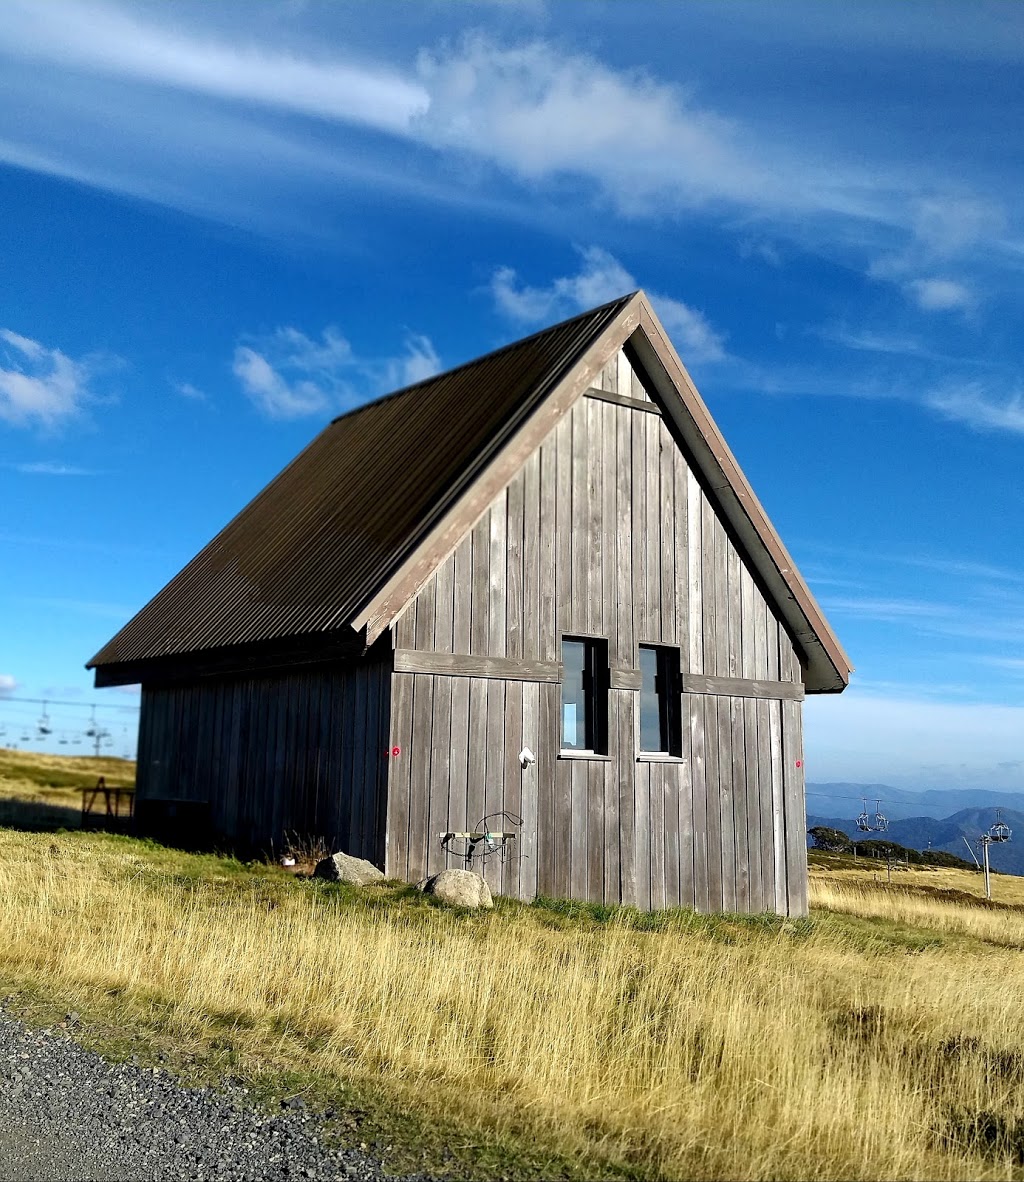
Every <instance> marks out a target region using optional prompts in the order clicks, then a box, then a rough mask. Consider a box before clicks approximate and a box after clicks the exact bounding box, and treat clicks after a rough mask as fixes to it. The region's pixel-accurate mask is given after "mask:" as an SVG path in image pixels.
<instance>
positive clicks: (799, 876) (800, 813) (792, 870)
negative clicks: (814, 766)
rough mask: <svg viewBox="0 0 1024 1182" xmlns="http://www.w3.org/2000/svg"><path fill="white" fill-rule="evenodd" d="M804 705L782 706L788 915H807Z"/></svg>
mask: <svg viewBox="0 0 1024 1182" xmlns="http://www.w3.org/2000/svg"><path fill="white" fill-rule="evenodd" d="M802 712H803V703H802V702H792V701H784V702H783V703H782V766H783V785H784V795H785V808H786V876H787V881H788V887H789V891H788V893H789V914H790V915H806V914H807V805H806V796H805V789H804V768H803V759H804V747H803V731H802V725H801V724H802V717H801V715H802Z"/></svg>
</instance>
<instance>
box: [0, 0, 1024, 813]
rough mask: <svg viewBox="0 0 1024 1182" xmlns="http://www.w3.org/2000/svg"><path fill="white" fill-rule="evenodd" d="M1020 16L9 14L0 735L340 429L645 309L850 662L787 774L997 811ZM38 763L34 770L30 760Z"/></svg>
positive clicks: (1023, 774) (1012, 410) (12, 7)
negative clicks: (500, 356)
mask: <svg viewBox="0 0 1024 1182" xmlns="http://www.w3.org/2000/svg"><path fill="white" fill-rule="evenodd" d="M1022 58H1024V7H1022V6H1020V5H1014V4H1008V3H997V4H991V5H988V4H985V3H981V2H977V3H972V4H971V5H964V4H960V3H951V4H940V3H927V4H925V3H915V2H913V0H908V2H905V3H901V4H898V5H893V4H888V3H886V4H878V5H873V4H869V3H859V4H857V5H825V4H817V3H812V4H803V3H772V4H767V3H764V4H762V3H757V2H756V0H749V2H744V3H730V2H729V0H715V2H714V3H707V4H703V3H688V4H669V3H659V4H645V3H640V2H632V3H624V2H621V3H610V4H608V3H599V2H591V3H588V4H586V5H583V4H568V3H543V2H541V0H537V2H535V3H521V4H517V3H511V2H510V3H496V2H487V3H472V2H468V0H467V2H465V3H462V4H459V5H449V4H444V5H442V4H440V3H438V4H431V3H423V4H420V5H411V4H395V5H389V4H386V3H380V4H376V5H373V6H367V5H364V4H358V5H357V4H345V3H330V4H318V3H300V2H296V0H288V2H282V3H271V2H267V3H264V4H261V5H248V4H246V5H242V4H231V3H226V2H225V3H221V4H218V5H215V6H214V5H205V4H189V3H184V2H180V3H176V4H175V5H173V6H169V5H164V4H155V3H154V4H146V3H135V4H132V5H131V6H128V5H127V4H124V5H119V4H116V3H106V4H99V3H84V2H83V3H69V2H65V0H48V3H46V4H38V3H36V2H34V0H6V3H5V4H4V5H3V7H2V9H0V214H2V216H0V259H2V264H3V278H4V282H3V288H2V302H0V547H2V549H0V555H2V581H0V620H2V625H0V693H3V694H5V695H6V700H5V701H4V702H2V703H0V725H2V724H3V723H5V722H6V723H7V727H8V733H7V736H6V739H5V738H3V737H0V743H2V742H5V741H7V742H9V741H10V740H11V738H12V737H15V738H16V737H17V736H15V735H14V732H15V731H20V730H21V729H22V728H23V727H25V726H28V727H29V728H30V729H31V724H32V723H33V722H34V719H35V717H36V716H37V714H38V708H37V707H35V706H33V705H31V704H28V703H24V702H21V701H20V700H16V699H23V698H47V699H51V700H52V699H57V700H60V701H66V702H70V703H81V704H83V705H82V706H81V707H77V706H74V705H73V706H67V707H59V708H57V707H51V708H49V714H50V716H51V717H52V718H53V719H54V720H55V722H56V724H57V725H56V727H55V735H57V734H60V733H62V732H63V733H64V734H66V735H68V736H70V735H71V734H73V733H77V732H80V731H81V729H82V720H83V719H84V718H85V717H87V714H88V711H87V710H86V709H84V704H85V703H89V702H93V701H99V702H101V703H103V706H102V709H101V711H100V717H101V718H102V719H104V720H105V721H106V722H107V723H108V725H109V729H110V730H111V732H112V734H113V735H115V736H116V745H117V746H118V747H119V748H120V747H123V748H125V749H127V748H128V747H130V745H131V743H132V741H133V739H132V735H131V720H132V719H133V717H134V715H133V714H132V712H131V710H130V709H129V708H130V707H131V706H132V705H133V704H134V701H135V699H134V698H133V696H132V695H131V694H124V693H118V692H116V691H104V692H102V693H97V692H96V691H93V690H92V689H91V688H90V687H91V678H90V676H89V675H88V674H86V673H85V671H84V669H83V665H84V662H85V661H86V660H87V659H88V658H89V657H90V656H91V655H92V653H93V652H94V651H95V650H96V649H97V648H98V647H99V646H100V645H101V644H102V643H103V642H104V641H105V640H106V639H107V638H108V636H110V635H111V634H112V633H113V632H114V631H115V630H116V629H117V628H118V627H119V626H120V625H121V624H122V623H123V622H124V621H125V620H126V619H127V618H128V617H129V616H130V615H131V614H132V613H133V612H134V611H135V610H136V609H137V608H138V607H139V606H141V604H142V603H144V602H145V601H146V600H147V599H148V598H149V597H150V596H151V595H152V594H154V593H155V592H156V591H157V590H158V589H159V588H160V587H161V586H162V585H163V584H164V583H165V582H166V581H167V579H169V578H170V577H171V576H172V575H173V574H174V573H175V572H176V571H177V570H178V569H179V568H180V567H181V566H182V565H183V564H184V562H186V561H187V560H188V559H189V558H190V557H191V556H192V555H193V554H194V553H195V551H196V550H198V549H199V547H200V546H201V545H203V544H204V543H205V542H206V541H207V540H208V539H209V537H210V536H211V535H212V534H213V533H214V532H216V530H217V529H219V528H220V527H221V526H222V525H223V524H224V523H225V521H226V520H227V519H228V518H229V517H230V516H231V515H233V514H234V513H235V512H236V511H237V510H238V509H239V508H240V507H241V506H242V505H243V504H244V503H245V502H246V501H247V500H248V499H249V497H250V496H252V495H253V494H254V493H255V492H256V491H258V489H259V488H261V487H262V485H263V484H265V483H266V481H267V480H268V479H269V478H270V477H271V476H272V475H274V473H276V472H277V471H278V470H279V469H280V468H281V467H282V466H283V465H284V463H285V462H286V461H287V460H288V459H290V458H291V456H293V455H294V454H295V452H297V451H298V450H299V448H300V447H302V446H303V444H304V443H305V442H306V441H307V440H308V439H309V438H310V437H311V436H312V435H313V434H315V433H316V431H317V430H319V428H320V427H321V425H322V424H323V423H324V422H325V421H326V420H327V419H328V418H329V417H330V416H331V415H333V414H335V413H338V412H339V411H342V410H345V409H347V408H350V407H352V406H354V405H357V404H358V403H360V402H362V401H364V400H366V399H368V398H372V397H374V396H376V395H378V394H380V393H383V392H385V391H386V390H388V389H391V388H394V387H395V386H398V385H401V384H403V383H405V382H407V381H410V380H415V379H417V378H419V377H422V376H425V375H426V374H429V373H431V372H433V371H435V370H437V369H439V368H444V367H447V366H449V365H454V364H457V363H458V362H460V361H463V360H465V359H467V358H469V357H472V356H475V355H477V354H479V353H481V352H484V351H486V350H488V349H490V348H493V347H495V346H496V345H499V344H501V343H504V342H506V341H508V340H510V339H513V338H515V337H516V336H519V335H523V334H524V333H526V332H528V331H531V330H533V329H535V328H537V327H540V326H543V325H544V324H546V323H550V322H552V321H554V320H556V319H558V318H560V317H562V316H565V315H570V314H572V313H573V312H575V311H577V310H579V309H581V308H584V307H587V306H590V305H593V304H596V303H599V302H601V301H603V300H605V299H609V298H612V297H614V296H616V295H619V294H621V293H622V292H624V291H626V290H629V289H631V288H632V287H634V286H642V287H644V288H645V289H646V290H647V291H648V293H650V294H651V295H652V297H653V298H654V300H655V302H656V305H657V307H658V309H659V312H660V314H661V316H662V318H663V320H664V322H665V324H666V326H667V327H668V329H669V331H670V333H671V335H672V337H673V339H674V341H675V343H676V346H677V348H678V349H679V352H680V353H681V355H682V357H683V359H684V361H686V363H687V365H688V366H689V368H690V370H691V372H692V373H693V375H694V377H695V379H696V381H697V383H698V386H699V388H700V389H701V392H702V393H703V395H704V397H705V399H706V401H707V402H708V404H709V406H710V407H711V410H712V413H713V414H714V415H715V417H716V418H717V420H718V422H719V423H720V425H721V427H722V429H723V431H724V433H725V435H726V438H727V439H728V440H729V442H730V444H731V446H732V448H733V450H734V451H735V453H736V455H737V457H738V458H739V460H740V463H741V464H742V465H743V467H744V469H745V470H746V472H747V474H748V476H749V477H750V479H751V481H752V483H753V485H754V488H755V489H756V490H757V492H758V494H759V496H760V497H761V499H762V501H763V502H764V504H765V507H766V508H767V510H768V512H769V514H770V515H771V517H772V518H773V520H774V521H775V523H776V525H777V527H778V529H779V531H780V533H781V534H782V536H783V538H784V540H785V541H786V543H787V545H788V546H789V547H790V549H791V551H792V553H793V555H794V557H795V558H796V561H797V563H798V565H799V566H800V567H801V569H802V571H803V573H804V574H805V576H806V577H807V579H808V581H809V582H810V584H811V586H812V589H813V590H814V591H815V593H816V595H817V596H818V597H819V599H820V600H821V602H822V604H823V606H824V607H825V609H826V611H827V613H828V615H829V617H830V619H831V621H832V623H833V625H834V627H835V629H836V631H837V632H838V634H839V635H840V637H841V639H842V640H843V642H844V644H845V646H846V647H847V649H848V651H849V653H850V655H851V657H852V659H853V661H854V663H855V665H856V666H857V673H856V675H855V680H854V683H853V685H852V686H851V688H850V690H849V691H848V692H847V693H845V694H843V695H842V696H841V697H839V698H835V699H817V700H812V701H810V702H809V703H808V707H807V726H806V730H807V768H808V773H809V777H810V778H811V779H817V780H839V779H843V780H866V781H869V780H875V781H877V780H883V781H888V782H892V783H898V784H904V785H908V786H909V785H920V786H957V785H963V786H967V785H979V786H990V787H993V788H999V789H1002V790H1021V791H1024V749H1022V740H1021V736H1022V735H1024V564H1022V563H1021V559H1020V556H1021V553H1022V542H1024V536H1022V535H1024V527H1022V518H1024V505H1022V495H1021V488H1022V483H1021V461H1022V459H1024V388H1022V384H1021V366H1020V362H1021V345H1020V340H1021V328H1022V313H1024V286H1022V283H1021V278H1022V272H1024V226H1022V218H1021V209H1020V200H1019V194H1020V192H1021V190H1022V187H1024V186H1022V182H1024V164H1022V152H1021V148H1022V131H1021V129H1022V128H1024V93H1022V91H1021V87H1020V82H1019V80H1020V76H1021V74H1020V71H1021V67H1022V64H1024V63H1022V60H1021V59H1022ZM62 749H63V748H62Z"/></svg>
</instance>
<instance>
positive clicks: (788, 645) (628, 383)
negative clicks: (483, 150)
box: [387, 351, 806, 914]
mask: <svg viewBox="0 0 1024 1182" xmlns="http://www.w3.org/2000/svg"><path fill="white" fill-rule="evenodd" d="M594 385H595V387H597V389H599V390H601V391H603V392H606V393H608V394H615V395H618V394H622V395H623V396H626V397H629V398H631V399H636V400H642V401H643V402H644V403H645V404H646V406H647V407H648V408H651V409H654V410H657V406H656V404H653V403H652V401H651V398H650V395H649V394H648V392H647V390H646V389H645V386H644V383H643V382H642V381H641V379H640V378H639V376H638V375H637V374H636V373H635V372H634V370H633V368H632V367H631V365H630V363H629V361H628V359H627V358H626V356H625V354H624V353H623V352H622V351H620V352H619V353H618V354H616V355H614V356H613V357H612V358H611V360H610V361H609V363H608V364H607V365H606V366H605V367H604V369H603V370H602V372H601V374H600V377H599V379H598V380H597V381H595V383H594ZM442 605H443V607H442ZM446 613H450V615H447V614H446ZM563 633H568V634H583V635H596V636H602V637H607V639H608V642H609V660H610V664H611V666H612V668H613V669H614V670H616V671H617V672H616V673H615V674H614V675H613V680H612V685H613V688H612V689H611V690H610V692H609V736H610V746H609V756H608V757H607V758H604V759H596V758H593V759H584V758H578V757H577V758H565V757H560V756H559V754H558V748H559V730H558V727H559V709H560V707H559V702H560V687H559V685H558V684H557V682H554V681H551V680H545V681H539V680H537V681H531V680H522V679H520V678H517V679H512V678H511V677H508V678H503V676H502V673H501V670H502V668H503V666H504V662H505V661H507V660H515V661H521V662H523V663H524V669H526V670H527V671H528V669H529V663H534V665H535V666H536V665H537V663H541V665H540V667H542V668H544V669H545V670H550V669H551V667H552V666H554V665H557V663H558V662H559V661H560V658H561V651H560V643H561V636H562V634H563ZM641 643H653V644H670V645H675V646H678V647H679V648H680V651H681V665H682V669H683V672H684V675H685V674H689V675H693V676H692V680H691V682H690V685H689V688H690V689H691V690H692V691H694V692H686V693H684V694H683V731H684V736H685V743H684V750H683V755H682V758H679V759H658V760H653V759H647V760H638V759H637V756H636V751H637V745H638V744H637V733H638V719H637V717H636V708H637V693H636V690H635V688H634V687H635V685H636V682H635V670H636V667H637V660H638V654H637V647H636V646H637V645H638V644H641ZM394 644H395V647H396V649H399V650H419V651H422V652H436V653H445V654H447V653H451V654H453V656H456V657H457V656H458V655H459V654H462V655H464V656H467V657H473V658H479V659H480V663H479V665H478V666H475V665H473V664H471V663H467V664H466V666H465V667H464V669H463V670H461V675H459V676H447V675H445V674H444V673H443V672H440V671H437V670H439V668H440V666H439V665H433V666H431V665H430V664H429V663H428V662H426V661H424V662H423V663H422V664H421V665H420V667H421V668H423V669H424V672H419V673H413V672H396V673H395V674H394V675H393V680H394V709H393V713H392V724H391V725H392V731H391V741H392V745H393V746H399V747H401V749H402V755H401V756H400V757H399V758H398V759H396V760H393V761H392V764H391V777H392V779H391V793H390V798H389V823H388V832H389V834H390V840H389V846H388V851H387V869H388V872H389V873H391V874H394V875H397V876H400V877H405V878H409V879H412V880H416V879H418V878H421V877H423V876H425V875H427V874H432V873H436V872H437V871H438V870H441V869H443V868H444V867H445V866H446V865H460V864H461V863H460V862H459V861H458V860H457V859H456V858H455V857H453V856H452V855H450V854H448V853H446V851H445V850H444V849H442V847H441V845H440V843H439V841H438V834H439V833H440V832H442V831H447V830H450V829H456V830H457V829H462V828H465V827H467V826H468V827H474V826H475V825H476V824H477V823H478V822H480V821H481V820H482V819H483V817H484V816H485V815H486V814H488V813H493V812H496V811H500V810H502V809H507V810H508V811H510V812H514V813H516V814H518V815H521V816H522V817H523V820H524V824H523V827H522V830H521V831H520V838H519V839H518V841H517V843H514V845H513V847H512V852H511V854H510V855H509V856H508V857H507V858H506V860H505V862H504V864H501V863H500V862H499V861H498V860H497V859H492V860H490V861H489V863H488V865H487V868H486V876H487V878H488V880H489V882H490V884H491V887H492V889H494V890H497V891H500V892H503V893H506V894H511V895H518V896H520V897H523V898H530V897H532V896H533V894H534V893H537V892H539V893H541V894H548V895H560V896H565V895H568V896H571V897H575V898H583V899H594V900H604V901H608V902H619V901H622V902H625V903H634V904H636V905H637V906H640V907H644V908H649V907H666V906H668V907H671V906H680V905H681V906H690V907H696V908H697V909H698V910H702V911H706V910H740V911H754V912H756V911H761V910H764V909H769V910H777V911H781V912H789V913H793V914H801V913H803V911H805V910H806V884H805V874H806V854H805V853H804V852H803V850H804V845H803V832H804V828H805V820H804V804H803V787H802V769H801V768H800V767H798V766H797V763H798V761H802V747H801V734H800V709H801V707H800V702H799V700H798V699H799V698H800V697H802V675H801V667H800V662H799V659H798V656H797V653H796V650H795V648H794V645H793V642H792V640H791V638H790V636H789V634H788V632H787V630H786V628H785V627H784V626H783V625H782V624H781V623H780V621H779V619H778V617H777V615H776V614H775V612H774V611H773V610H772V607H771V605H770V604H769V602H768V601H767V599H766V597H765V595H764V593H763V592H762V589H761V587H760V585H759V582H758V580H757V579H756V578H755V577H754V576H753V574H752V573H751V570H750V568H749V567H748V565H747V564H746V563H745V562H744V560H743V557H742V555H741V554H740V552H739V550H738V549H737V547H736V545H735V543H734V540H733V539H732V537H731V536H730V534H729V532H728V531H727V529H726V527H725V525H724V524H723V521H722V518H721V516H720V515H719V513H718V511H717V508H716V504H715V501H714V498H713V494H712V493H710V492H709V490H708V489H706V488H705V487H704V486H703V484H702V482H701V480H700V478H699V477H698V475H697V474H696V473H695V472H694V471H693V470H691V467H690V466H689V465H688V463H687V460H686V457H685V455H684V454H683V452H682V450H681V449H680V447H679V446H678V444H677V442H676V440H675V438H674V437H673V435H672V434H671V433H670V430H669V428H668V426H667V425H666V423H665V421H664V420H663V418H662V416H661V415H660V414H655V413H649V412H648V411H643V412H638V408H635V407H631V406H629V405H626V404H624V403H622V402H615V401H610V400H608V399H606V398H600V397H596V396H584V397H582V398H580V399H579V401H577V402H576V404H575V405H574V407H573V408H572V410H571V411H570V413H569V414H567V415H566V416H564V417H563V418H562V419H561V421H560V422H559V423H558V425H557V426H556V427H555V429H554V430H553V431H552V432H551V434H550V436H549V437H548V438H547V439H546V440H545V441H544V443H543V445H542V446H541V448H540V451H539V452H538V453H536V454H534V455H533V456H532V457H531V458H530V460H529V461H528V462H527V463H526V465H525V467H524V468H523V469H522V470H521V471H520V473H519V474H518V475H517V476H516V477H515V479H514V480H513V481H512V483H511V484H510V485H509V486H508V487H507V488H506V489H505V490H504V491H503V492H502V493H501V494H500V496H498V498H497V499H496V500H495V501H494V502H493V503H492V504H491V505H490V506H489V508H488V509H487V511H486V512H485V513H484V515H483V517H482V518H481V519H480V520H479V521H478V522H477V524H476V526H475V527H474V528H473V529H472V530H471V531H470V532H469V533H468V534H467V535H466V536H465V537H464V538H463V540H462V541H461V543H460V544H459V546H458V547H457V549H456V550H455V552H454V553H453V554H452V555H450V556H449V557H448V558H447V559H446V561H445V562H443V563H442V564H441V565H440V567H439V568H438V569H437V570H436V572H435V573H434V575H433V576H432V577H431V578H430V579H429V580H428V581H427V583H426V584H425V585H424V586H423V588H422V590H421V591H420V593H419V595H418V596H417V597H416V599H415V600H414V601H413V602H412V603H411V604H410V605H409V607H408V608H407V609H406V610H405V612H404V613H403V614H402V615H401V616H400V617H399V619H398V620H397V621H396V622H395V625H394ZM485 658H489V659H492V660H493V665H492V666H487V665H486V664H485V662H484V660H483V659H485ZM403 660H404V664H403V666H402V667H403V668H406V667H408V668H412V667H414V666H415V662H414V661H412V660H411V659H409V658H404V659H403ZM475 668H479V669H480V670H481V672H482V671H484V670H485V669H488V668H489V669H491V670H492V672H491V673H490V674H489V675H488V676H481V677H479V678H477V677H473V676H471V675H470V674H471V673H472V672H473V670H474V669H475ZM618 687H621V688H618ZM456 695H458V705H457V706H456ZM410 711H411V715H410V713H409V712H410ZM438 728H440V732H441V734H442V735H443V741H438V739H437V734H438ZM524 745H525V746H527V747H529V748H530V749H531V750H532V751H533V752H534V754H535V755H536V757H537V762H536V764H534V765H533V766H532V767H530V768H528V769H526V770H523V769H521V768H520V766H519V763H518V759H517V758H515V755H516V753H518V751H519V749H520V748H521V747H522V746H524ZM424 826H425V827H426V828H425V829H424ZM495 827H498V826H497V825H496V826H495Z"/></svg>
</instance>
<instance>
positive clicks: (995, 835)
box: [988, 813, 1013, 842]
mask: <svg viewBox="0 0 1024 1182" xmlns="http://www.w3.org/2000/svg"><path fill="white" fill-rule="evenodd" d="M1012 836H1013V830H1012V829H1011V828H1010V826H1009V825H1007V824H1006V822H1005V821H1003V819H1002V818H1001V817H1000V815H999V814H998V813H996V823H995V824H994V825H993V826H992V828H991V829H990V830H989V831H988V839H989V841H995V842H1002V841H1009V840H1010V838H1011V837H1012Z"/></svg>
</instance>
